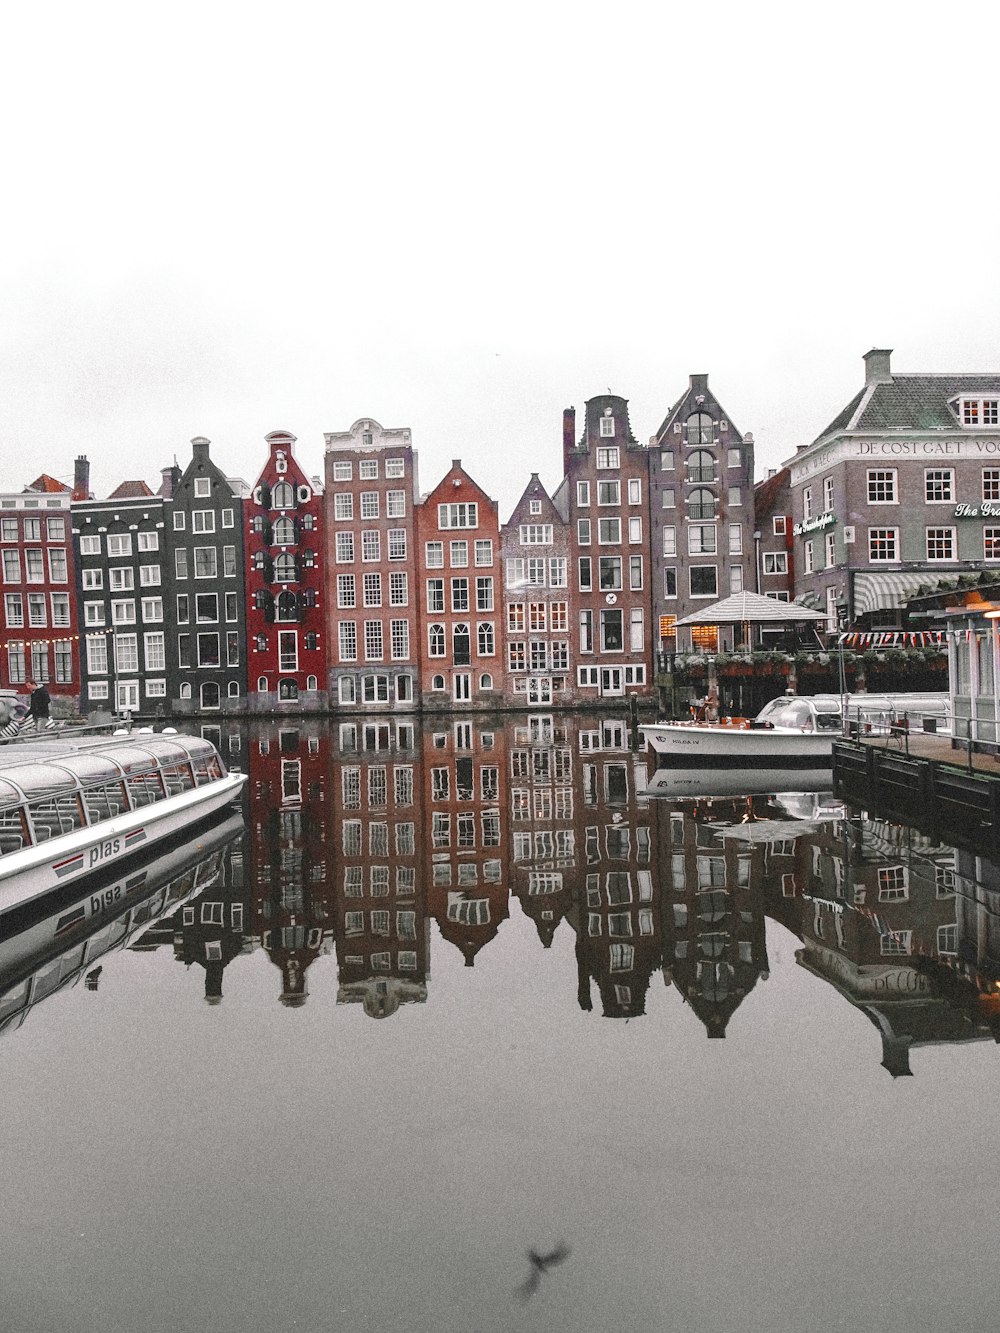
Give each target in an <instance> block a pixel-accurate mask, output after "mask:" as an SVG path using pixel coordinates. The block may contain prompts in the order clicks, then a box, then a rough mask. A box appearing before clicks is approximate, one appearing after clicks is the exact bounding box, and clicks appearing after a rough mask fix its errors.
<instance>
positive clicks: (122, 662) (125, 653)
mask: <svg viewBox="0 0 1000 1333" xmlns="http://www.w3.org/2000/svg"><path fill="white" fill-rule="evenodd" d="M115 663H116V666H117V669H118V671H138V670H139V636H138V635H137V634H116V635H115Z"/></svg>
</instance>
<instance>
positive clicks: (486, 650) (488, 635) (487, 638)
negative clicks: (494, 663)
mask: <svg viewBox="0 0 1000 1333" xmlns="http://www.w3.org/2000/svg"><path fill="white" fill-rule="evenodd" d="M476 642H477V648H478V652H479V656H480V657H492V656H493V655H494V653H495V652H496V635H495V633H494V630H493V625H492V623H490V622H489V621H484V620H481V621H480V622H479V626H478V629H477V631H476Z"/></svg>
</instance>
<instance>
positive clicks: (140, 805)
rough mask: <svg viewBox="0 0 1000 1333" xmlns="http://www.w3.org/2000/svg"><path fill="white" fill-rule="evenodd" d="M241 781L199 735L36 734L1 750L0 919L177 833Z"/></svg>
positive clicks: (205, 814) (235, 792)
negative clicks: (65, 736)
mask: <svg viewBox="0 0 1000 1333" xmlns="http://www.w3.org/2000/svg"><path fill="white" fill-rule="evenodd" d="M245 781H246V776H245V774H243V773H228V772H227V771H226V768H225V765H224V764H223V762H222V760H221V758H220V757H219V754H218V751H217V750H216V749H215V746H214V745H212V744H211V742H210V741H207V740H203V739H202V738H201V737H200V736H181V735H170V736H166V735H154V734H148V735H147V734H142V735H131V736H116V737H112V738H101V739H100V740H92V741H87V740H79V741H76V742H72V741H68V740H67V741H63V740H62V739H59V740H45V741H41V742H38V743H35V744H30V743H29V744H24V745H19V746H18V747H17V748H16V749H11V750H9V751H6V752H4V753H3V756H2V758H0V920H2V914H3V913H6V912H8V911H10V910H11V909H12V908H14V907H17V906H19V905H20V904H23V903H27V902H31V901H32V900H33V899H35V898H39V897H41V895H43V894H46V893H51V892H52V891H53V890H55V889H57V888H62V887H63V886H64V885H67V884H69V883H71V882H72V881H74V880H78V879H82V878H83V877H85V876H88V875H93V874H95V873H96V872H98V871H101V870H104V869H105V868H106V867H108V866H110V865H112V864H113V863H116V862H118V861H123V860H124V859H125V858H127V857H131V856H133V855H134V854H135V853H137V852H145V851H146V850H148V849H149V848H150V847H152V846H153V845H154V844H156V843H158V842H162V841H163V840H164V839H167V838H170V837H172V836H175V835H178V834H180V833H182V832H183V831H184V830H186V829H188V828H189V826H191V825H192V824H195V823H197V822H199V821H201V820H204V819H206V818H207V817H208V816H210V815H212V814H214V813H215V812H217V811H218V810H221V809H222V808H223V807H224V806H225V805H227V804H228V803H229V802H230V801H232V800H233V798H234V797H235V796H237V795H238V794H239V791H240V788H241V787H242V786H243V783H244V782H245Z"/></svg>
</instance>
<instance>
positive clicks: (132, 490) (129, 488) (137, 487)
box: [108, 481, 153, 500]
mask: <svg viewBox="0 0 1000 1333" xmlns="http://www.w3.org/2000/svg"><path fill="white" fill-rule="evenodd" d="M152 494H153V492H152V491H151V490H150V489H149V487H148V486H147V485H146V483H145V482H144V481H123V482H122V484H121V485H120V486H116V487H115V489H114V490H113V491H112V492H111V494H110V495H109V496H108V499H109V500H144V499H145V498H146V496H147V495H152Z"/></svg>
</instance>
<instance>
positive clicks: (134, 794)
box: [125, 773, 164, 810]
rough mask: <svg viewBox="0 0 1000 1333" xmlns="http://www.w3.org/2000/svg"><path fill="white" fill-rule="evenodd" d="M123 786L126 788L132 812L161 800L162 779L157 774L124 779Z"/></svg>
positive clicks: (162, 795)
mask: <svg viewBox="0 0 1000 1333" xmlns="http://www.w3.org/2000/svg"><path fill="white" fill-rule="evenodd" d="M125 785H126V787H127V788H128V795H129V800H130V801H131V802H132V809H133V810H138V809H139V808H140V807H141V806H144V805H152V804H153V802H154V801H162V800H163V797H164V790H163V779H162V777H161V776H160V774H159V773H136V774H134V775H130V776H129V777H128V778H126V780H125Z"/></svg>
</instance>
